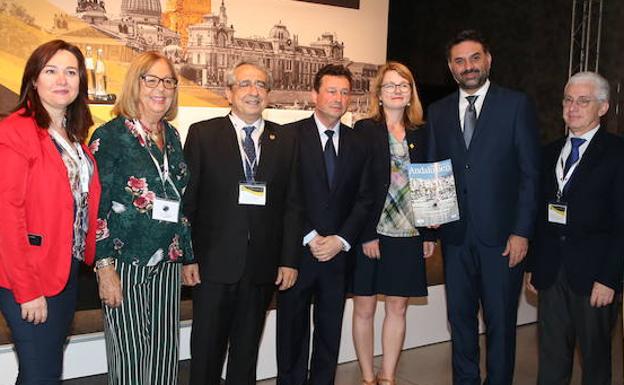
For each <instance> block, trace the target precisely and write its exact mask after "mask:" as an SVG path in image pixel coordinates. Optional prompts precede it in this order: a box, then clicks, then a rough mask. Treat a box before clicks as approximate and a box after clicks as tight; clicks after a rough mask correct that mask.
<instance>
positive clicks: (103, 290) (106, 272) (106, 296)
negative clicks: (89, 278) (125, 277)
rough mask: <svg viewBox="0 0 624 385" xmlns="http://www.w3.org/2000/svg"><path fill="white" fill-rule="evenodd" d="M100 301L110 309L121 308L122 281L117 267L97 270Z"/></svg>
mask: <svg viewBox="0 0 624 385" xmlns="http://www.w3.org/2000/svg"><path fill="white" fill-rule="evenodd" d="M97 277H98V290H99V292H100V299H101V300H102V302H103V303H104V305H106V306H108V307H119V306H120V305H121V302H122V301H123V294H122V293H121V281H120V280H119V274H117V271H116V270H115V267H114V266H112V265H110V266H106V267H102V268H101V269H98V270H97Z"/></svg>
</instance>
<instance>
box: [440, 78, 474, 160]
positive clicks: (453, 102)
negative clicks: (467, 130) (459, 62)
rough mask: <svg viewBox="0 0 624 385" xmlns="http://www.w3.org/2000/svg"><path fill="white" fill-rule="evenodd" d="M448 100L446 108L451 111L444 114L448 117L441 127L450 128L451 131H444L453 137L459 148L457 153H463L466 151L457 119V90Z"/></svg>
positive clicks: (459, 122)
mask: <svg viewBox="0 0 624 385" xmlns="http://www.w3.org/2000/svg"><path fill="white" fill-rule="evenodd" d="M448 102H449V104H450V105H449V106H448V108H447V109H446V110H447V111H452V112H451V113H450V114H448V115H446V119H449V122H448V124H445V125H444V126H443V127H449V128H450V129H451V132H448V133H446V135H449V137H452V138H455V147H457V148H458V149H459V153H461V154H464V155H465V154H466V152H467V150H466V143H465V142H464V134H463V132H462V128H461V121H460V120H459V90H458V91H455V93H454V94H453V97H451V98H449V99H448ZM473 140H474V139H473Z"/></svg>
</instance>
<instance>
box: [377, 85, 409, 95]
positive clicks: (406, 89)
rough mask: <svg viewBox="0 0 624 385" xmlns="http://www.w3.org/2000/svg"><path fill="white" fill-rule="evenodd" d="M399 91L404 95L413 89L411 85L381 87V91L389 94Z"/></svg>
mask: <svg viewBox="0 0 624 385" xmlns="http://www.w3.org/2000/svg"><path fill="white" fill-rule="evenodd" d="M397 89H398V90H399V92H401V93H402V94H404V93H406V92H409V91H410V90H411V89H412V86H411V85H410V84H409V83H400V84H395V83H386V84H382V85H381V90H382V91H384V92H387V93H392V92H396V90H397Z"/></svg>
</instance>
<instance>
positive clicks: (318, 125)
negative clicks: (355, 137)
mask: <svg viewBox="0 0 624 385" xmlns="http://www.w3.org/2000/svg"><path fill="white" fill-rule="evenodd" d="M314 121H315V122H316V128H317V129H318V131H319V134H324V133H325V131H326V130H332V131H334V132H335V133H336V135H340V120H338V121H337V122H336V124H334V126H333V127H326V126H325V125H324V124H323V123H321V121H320V120H319V118H318V117H317V116H316V112H315V113H314Z"/></svg>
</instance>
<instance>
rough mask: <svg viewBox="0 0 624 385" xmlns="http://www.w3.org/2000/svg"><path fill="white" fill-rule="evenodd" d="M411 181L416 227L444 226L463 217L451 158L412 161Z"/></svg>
mask: <svg viewBox="0 0 624 385" xmlns="http://www.w3.org/2000/svg"><path fill="white" fill-rule="evenodd" d="M409 181H410V188H411V190H412V193H413V194H412V207H413V210H414V219H415V222H414V223H415V224H416V226H419V227H420V226H432V225H441V224H444V223H449V222H453V221H456V220H459V207H458V205H457V191H456V190H455V178H454V176H453V164H452V163H451V160H450V159H446V160H442V161H439V162H434V163H412V164H411V165H410V168H409Z"/></svg>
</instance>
